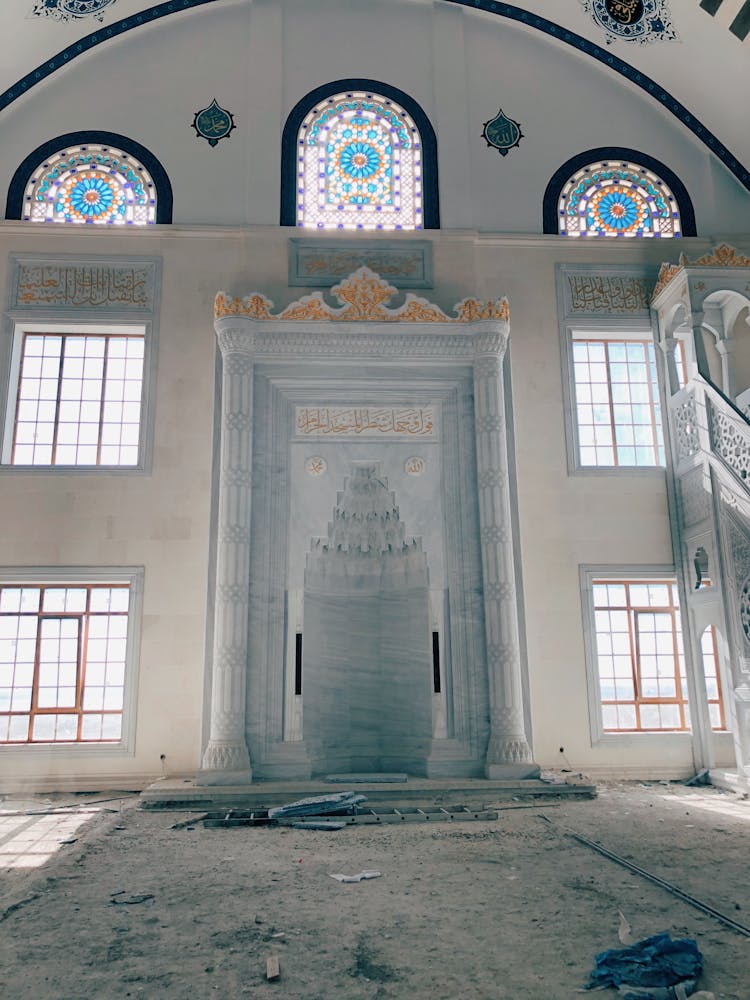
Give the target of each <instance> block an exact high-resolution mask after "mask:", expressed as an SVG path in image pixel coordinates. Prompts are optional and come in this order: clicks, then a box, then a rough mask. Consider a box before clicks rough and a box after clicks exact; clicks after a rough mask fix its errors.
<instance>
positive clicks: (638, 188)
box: [544, 149, 696, 239]
mask: <svg viewBox="0 0 750 1000" xmlns="http://www.w3.org/2000/svg"><path fill="white" fill-rule="evenodd" d="M597 154H599V155H597ZM605 154H606V155H605ZM544 232H545V233H559V234H560V235H561V236H605V237H607V236H609V237H657V238H661V239H665V238H669V237H678V236H695V235H696V233H695V217H694V214H693V208H692V204H691V202H690V198H689V196H688V194H687V191H686V190H685V188H684V186H683V185H682V184H681V182H680V180H679V179H678V178H677V177H676V176H675V175H674V174H673V173H672V172H671V170H669V169H668V168H667V167H665V166H664V164H661V163H658V162H657V161H656V160H653V159H651V158H650V157H646V156H642V155H640V154H638V153H636V152H635V151H634V150H622V149H610V150H607V149H599V150H589V152H588V153H583V154H581V155H580V156H577V157H575V158H574V159H572V160H568V162H567V163H565V164H563V166H562V167H561V168H560V169H559V170H558V171H557V172H556V174H555V176H554V177H553V178H552V180H551V181H550V182H549V184H548V186H547V191H546V192H545V196H544Z"/></svg>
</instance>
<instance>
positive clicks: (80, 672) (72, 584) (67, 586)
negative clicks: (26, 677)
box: [0, 579, 135, 748]
mask: <svg viewBox="0 0 750 1000" xmlns="http://www.w3.org/2000/svg"><path fill="white" fill-rule="evenodd" d="M24 588H27V589H33V590H38V591H39V600H38V603H37V607H36V610H35V611H18V612H0V617H6V616H7V617H21V616H23V617H27V618H34V619H35V620H36V640H35V651H34V667H33V677H32V687H31V705H30V708H29V709H28V710H23V711H18V710H16V711H14V710H13V709H10V710H8V711H7V712H6V711H3V712H1V713H0V716H2V717H3V718H8V717H11V718H12V717H13V716H19V715H20V716H25V715H28V716H29V725H28V732H27V738H26V739H24V740H2V741H0V746H1V747H3V748H7V747H17V746H60V745H63V744H67V745H70V744H74V745H88V746H93V745H99V746H102V745H121V744H122V743H123V741H124V738H125V723H126V713H127V711H128V698H127V691H128V688H129V686H130V684H129V680H130V679H129V678H128V671H129V667H130V666H131V664H130V663H129V659H130V657H129V656H128V647H129V646H130V643H131V635H130V633H131V626H132V615H133V610H134V609H133V596H134V589H135V588H134V585H133V581H130V580H110V581H106V582H96V583H92V582H79V581H71V580H65V581H62V580H61V581H59V582H57V581H52V580H50V581H45V582H37V581H33V580H29V579H27V580H18V581H15V580H14V581H3V582H2V583H1V584H0V591H1V590H5V589H9V590H17V589H24ZM117 589H119V590H127V591H128V609H127V610H126V611H106V612H104V611H102V612H100V611H96V610H94V611H92V610H91V595H92V593H93V592H94V591H96V590H117ZM48 590H85V591H86V606H85V609H84V610H83V611H70V612H68V611H44V610H43V608H44V595H45V593H46V591H48ZM100 615H102V616H103V615H106V616H107V617H108V618H112V617H116V618H124V619H125V620H126V621H127V623H128V628H127V629H126V637H125V641H126V643H127V646H126V654H125V680H124V685H123V706H122V708H119V709H105V708H104V707H102V708H97V709H89V710H87V709H85V708H84V706H83V700H84V693H85V687H86V668H87V649H88V637H89V625H90V622H91V619H92V618H95V617H98V616H100ZM62 620H77V621H78V622H79V628H78V635H77V644H78V650H77V661H76V684H75V689H76V696H75V705H73V706H67V707H63V706H59V705H58V706H50V707H40V706H39V679H40V669H41V662H40V656H41V641H42V623H43V622H44V621H62ZM11 689H12V686H11ZM55 715H76V716H77V717H78V722H77V727H76V736H75V738H71V739H34V737H33V733H34V722H35V720H36V718H38V717H40V716H55ZM87 715H102V716H104V715H116V716H119V717H120V719H121V733H120V736H118V737H110V738H106V737H100V738H97V739H85V738H84V737H83V735H82V729H83V720H84V718H85V717H86V716H87Z"/></svg>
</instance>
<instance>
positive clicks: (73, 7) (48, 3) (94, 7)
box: [30, 0, 117, 21]
mask: <svg viewBox="0 0 750 1000" xmlns="http://www.w3.org/2000/svg"><path fill="white" fill-rule="evenodd" d="M116 2H117V0H36V3H35V4H34V7H33V8H32V10H31V15H30V16H32V17H52V18H54V19H55V20H57V21H73V20H80V19H82V18H84V17H94V18H96V20H97V21H102V20H104V11H105V9H106V8H107V7H111V6H112V4H114V3H116Z"/></svg>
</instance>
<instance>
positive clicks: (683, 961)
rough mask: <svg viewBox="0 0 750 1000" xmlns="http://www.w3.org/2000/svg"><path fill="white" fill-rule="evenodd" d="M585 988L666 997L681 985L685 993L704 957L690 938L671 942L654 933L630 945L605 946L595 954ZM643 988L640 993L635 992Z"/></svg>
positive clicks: (655, 998)
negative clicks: (611, 989) (613, 989)
mask: <svg viewBox="0 0 750 1000" xmlns="http://www.w3.org/2000/svg"><path fill="white" fill-rule="evenodd" d="M595 961H596V966H595V968H594V970H593V972H592V973H591V976H590V978H589V981H588V984H587V987H586V988H587V989H590V990H593V989H601V988H602V987H614V988H616V989H617V988H619V987H621V986H623V987H626V988H627V989H626V991H625V996H627V997H631V996H632V997H633V1000H636V998H637V997H639V996H642V997H643V998H644V1000H646V998H648V1000H662V998H664V1000H668V998H672V997H674V995H675V994H674V989H673V987H675V986H677V985H678V984H682V985H684V987H685V991H686V992H687V994H688V996H690V994H691V992H692V991H693V989H694V988H695V983H696V980H697V979H698V976H700V974H701V972H702V971H703V956H702V955H701V953H700V951H699V950H698V945H697V944H696V943H695V941H693V939H692V938H680V939H679V940H676V941H673V940H672V938H671V937H670V935H669V934H667V933H663V934H654V935H653V936H652V937H649V938H644V940H643V941H636V943H635V944H633V945H631V946H630V947H629V948H608V949H607V951H602V952H600V953H599V954H598V955H597V956H596V959H595ZM638 990H643V992H634V991H638Z"/></svg>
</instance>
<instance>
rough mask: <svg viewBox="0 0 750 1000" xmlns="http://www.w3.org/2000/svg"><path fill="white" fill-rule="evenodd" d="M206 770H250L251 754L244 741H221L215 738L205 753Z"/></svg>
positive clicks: (204, 765)
mask: <svg viewBox="0 0 750 1000" xmlns="http://www.w3.org/2000/svg"><path fill="white" fill-rule="evenodd" d="M202 766H203V770H205V771H249V770H250V756H249V754H248V752H247V747H246V746H245V744H244V743H219V742H214V741H213V740H212V741H211V742H210V743H209V745H208V746H207V747H206V752H205V753H204V755H203V765H202Z"/></svg>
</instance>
